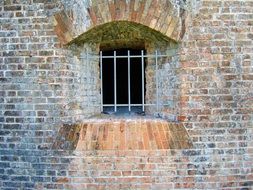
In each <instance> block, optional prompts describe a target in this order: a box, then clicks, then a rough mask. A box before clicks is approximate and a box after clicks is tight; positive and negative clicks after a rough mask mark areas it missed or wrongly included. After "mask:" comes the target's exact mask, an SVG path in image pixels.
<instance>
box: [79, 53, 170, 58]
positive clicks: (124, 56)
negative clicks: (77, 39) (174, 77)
mask: <svg viewBox="0 0 253 190" xmlns="http://www.w3.org/2000/svg"><path fill="white" fill-rule="evenodd" d="M172 55H174V54H172ZM169 56H171V55H157V57H169ZM116 57H117V58H128V56H127V55H117V56H116ZM141 57H142V56H141V55H130V58H141ZM143 57H145V58H155V57H156V55H143ZM79 58H80V59H86V57H79ZM89 58H93V59H98V58H100V56H96V55H94V56H89ZM102 58H110V59H111V58H114V56H102Z"/></svg>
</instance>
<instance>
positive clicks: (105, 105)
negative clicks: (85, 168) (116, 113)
mask: <svg viewBox="0 0 253 190" xmlns="http://www.w3.org/2000/svg"><path fill="white" fill-rule="evenodd" d="M144 105H145V106H155V105H156V104H144ZM103 106H104V107H109V106H114V104H104V105H103ZM117 106H124V107H128V104H117ZM131 106H142V104H131Z"/></svg>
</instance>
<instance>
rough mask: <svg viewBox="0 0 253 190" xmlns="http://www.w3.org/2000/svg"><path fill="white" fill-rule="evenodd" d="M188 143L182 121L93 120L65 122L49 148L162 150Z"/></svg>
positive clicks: (187, 147) (186, 147) (189, 142)
mask: <svg viewBox="0 0 253 190" xmlns="http://www.w3.org/2000/svg"><path fill="white" fill-rule="evenodd" d="M189 148H192V143H191V141H190V138H189V136H188V134H187V131H186V129H185V128H184V126H183V125H182V124H177V123H169V122H167V121H165V120H161V119H145V118H144V119H140V118H139V119H103V120H100V119H97V120H92V121H86V122H83V123H81V124H73V125H65V126H62V127H61V128H60V130H59V133H58V137H57V139H56V142H55V143H54V145H53V149H64V150H65V149H70V150H77V151H90V150H162V149H164V150H166V149H189Z"/></svg>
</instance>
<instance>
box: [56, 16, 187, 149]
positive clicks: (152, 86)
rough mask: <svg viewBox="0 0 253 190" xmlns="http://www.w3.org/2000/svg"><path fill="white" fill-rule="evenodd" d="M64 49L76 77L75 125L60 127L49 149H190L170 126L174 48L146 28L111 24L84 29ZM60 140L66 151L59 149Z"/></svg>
mask: <svg viewBox="0 0 253 190" xmlns="http://www.w3.org/2000/svg"><path fill="white" fill-rule="evenodd" d="M69 47H70V50H71V51H72V52H73V55H74V57H73V59H72V61H73V63H74V64H76V65H75V66H76V73H77V76H79V80H78V82H79V83H78V89H77V91H78V93H77V94H78V95H79V96H73V99H71V100H70V101H71V102H75V103H73V105H78V106H77V107H78V108H80V118H79V120H80V122H79V123H78V124H73V125H63V126H62V128H61V129H60V133H59V134H61V137H57V138H58V139H60V140H57V141H56V143H55V144H54V147H55V148H59V147H61V148H70V149H77V150H109V149H116V150H118V149H121V150H122V149H123V150H129V149H149V150H151V149H178V148H189V147H191V146H192V144H191V143H190V141H189V136H188V134H187V131H186V130H185V128H184V127H183V125H182V124H177V123H174V122H176V121H177V116H178V114H179V112H180V108H179V100H180V79H179V76H178V73H179V72H178V70H179V63H178V55H177V50H178V43H176V42H175V41H173V40H171V39H170V38H168V37H166V36H165V35H164V34H162V33H160V32H157V31H155V30H153V29H151V28H149V27H147V26H144V25H141V24H137V23H134V22H128V21H117V22H110V23H106V24H103V25H99V26H96V27H94V28H92V29H90V30H89V31H87V32H86V33H84V34H82V35H80V36H79V37H78V38H76V39H75V40H73V41H72V42H71V43H70V44H69ZM158 117H159V118H158ZM82 118H83V119H82ZM87 118H90V119H88V120H87ZM168 121H172V123H169V122H168ZM130 134H132V135H130ZM62 135H63V136H64V138H62ZM119 137H120V139H119ZM121 137H122V138H121ZM123 137H124V138H123ZM156 137H157V138H156ZM63 139H64V141H66V142H70V143H67V144H68V145H69V146H70V147H62V146H63V145H65V144H66V143H62V140H63ZM173 139H174V140H173ZM127 141H129V142H133V144H132V145H131V146H130V147H129V146H127V145H126V144H125V145H124V143H127ZM147 141H149V142H147ZM151 141H154V142H153V143H152V142H151ZM122 143H123V144H122ZM136 143H137V144H136ZM152 144H153V145H154V146H153V145H152Z"/></svg>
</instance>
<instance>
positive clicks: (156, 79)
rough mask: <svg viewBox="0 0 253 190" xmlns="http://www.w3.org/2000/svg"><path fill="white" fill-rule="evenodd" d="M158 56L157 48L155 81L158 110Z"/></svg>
mask: <svg viewBox="0 0 253 190" xmlns="http://www.w3.org/2000/svg"><path fill="white" fill-rule="evenodd" d="M157 59H158V56H157V50H156V51H155V81H156V111H157V112H158V110H159V104H158V95H159V94H158V65H157V64H158V63H157V62H158V60H157Z"/></svg>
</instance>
